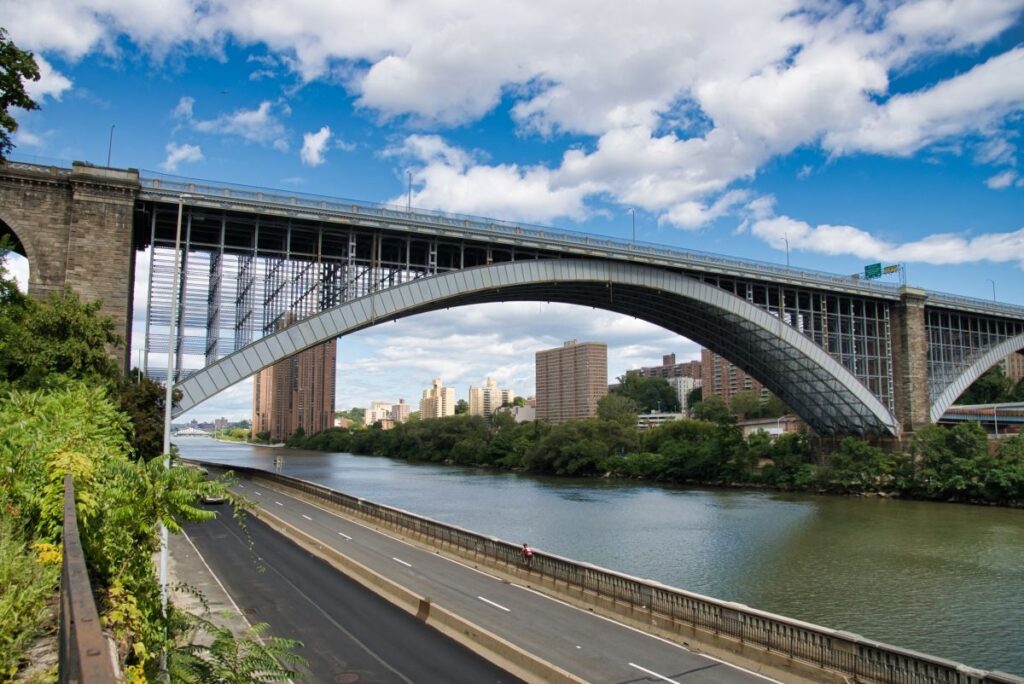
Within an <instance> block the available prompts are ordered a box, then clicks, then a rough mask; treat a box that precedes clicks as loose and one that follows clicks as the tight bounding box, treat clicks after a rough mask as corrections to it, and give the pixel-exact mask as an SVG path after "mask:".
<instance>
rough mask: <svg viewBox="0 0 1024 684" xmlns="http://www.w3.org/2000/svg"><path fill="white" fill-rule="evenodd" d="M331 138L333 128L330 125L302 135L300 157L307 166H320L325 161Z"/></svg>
mask: <svg viewBox="0 0 1024 684" xmlns="http://www.w3.org/2000/svg"><path fill="white" fill-rule="evenodd" d="M330 139H331V129H330V127H328V126H324V127H322V128H321V129H320V130H319V131H317V132H316V133H306V134H304V135H303V136H302V150H301V151H300V152H299V157H300V158H301V159H302V163H303V164H305V165H306V166H320V165H321V164H323V163H324V150H325V149H326V148H327V143H328V142H330Z"/></svg>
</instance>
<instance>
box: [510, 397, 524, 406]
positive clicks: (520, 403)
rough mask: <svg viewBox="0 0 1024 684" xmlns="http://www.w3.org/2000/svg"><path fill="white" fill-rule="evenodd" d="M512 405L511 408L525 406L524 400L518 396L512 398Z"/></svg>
mask: <svg viewBox="0 0 1024 684" xmlns="http://www.w3.org/2000/svg"><path fill="white" fill-rule="evenodd" d="M512 405H513V406H526V399H524V398H523V397H519V396H517V397H514V398H513V399H512Z"/></svg>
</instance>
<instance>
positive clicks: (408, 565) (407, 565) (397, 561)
mask: <svg viewBox="0 0 1024 684" xmlns="http://www.w3.org/2000/svg"><path fill="white" fill-rule="evenodd" d="M391 560H393V561H395V562H396V563H401V564H402V565H404V566H405V567H407V568H411V567H412V563H406V562H405V561H404V560H402V559H401V558H395V557H394V556H392V557H391Z"/></svg>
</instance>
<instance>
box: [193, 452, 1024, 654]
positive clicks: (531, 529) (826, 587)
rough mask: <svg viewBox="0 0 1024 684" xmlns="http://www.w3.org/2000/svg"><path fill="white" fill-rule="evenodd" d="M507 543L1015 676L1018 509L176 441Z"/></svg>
mask: <svg viewBox="0 0 1024 684" xmlns="http://www.w3.org/2000/svg"><path fill="white" fill-rule="evenodd" d="M176 443H177V444H178V446H179V447H180V449H181V452H182V455H183V456H185V457H186V458H196V459H203V460H209V461H215V462H221V463H229V464H231V463H234V464H238V465H248V466H253V467H262V468H268V469H272V468H273V460H274V457H275V456H281V457H283V466H282V472H284V473H285V474H288V475H293V476H295V477H300V478H304V479H307V480H312V481H315V482H320V483H322V484H325V485H328V486H330V487H332V488H334V489H337V490H338V491H342V492H345V493H347V494H353V495H356V496H361V497H365V498H367V499H370V500H372V501H376V502H379V503H383V504H387V505H390V506H395V507H398V508H402V509H405V510H407V511H410V512H413V513H416V514H419V515H425V516H427V517H430V518H434V519H435V520H440V521H443V522H447V523H451V524H455V525H459V526H462V527H465V528H468V529H471V530H474V531H476V532H480V533H483V534H488V535H492V536H496V537H500V538H502V539H506V540H508V541H511V542H516V543H522V542H528V543H529V544H530V545H531V546H533V547H535V548H538V549H542V550H544V551H549V552H551V553H555V554H558V555H561V556H566V557H569V558H573V559H576V560H582V561H586V562H589V563H594V564H596V565H600V566H603V567H606V568H611V569H614V570H618V571H620V572H625V573H628V574H630V575H634V576H637V577H646V578H650V579H654V580H657V581H659V582H663V583H665V584H669V585H672V586H675V587H679V588H682V589H687V590H689V591H694V592H698V593H701V594H705V595H708V596H715V597H717V598H721V599H726V600H729V601H737V602H740V603H745V604H747V605H749V606H753V607H756V608H760V609H762V610H767V611H771V612H773V613H779V614H781V615H787V616H789V617H794V618H799V619H801V620H805V621H808V622H813V623H816V624H819V625H823V626H827V627H832V628H836V629H844V630H847V631H850V632H855V633H857V634H861V635H863V636H866V637H870V638H872V639H878V640H880V641H885V642H888V643H891V644H894V645H897V646H901V647H904V648H911V649H914V650H918V651H923V652H925V653H930V654H933V655H937V656H942V657H945V658H951V659H953V660H958V661H961V662H964V663H966V664H968V665H971V666H974V667H979V668H984V669H996V670H1003V671H1006V672H1011V673H1014V674H1024V510H1019V509H1006V508H987V507H979V506H965V505H957V504H938V503H929V502H919V501H900V500H891V499H880V498H852V497H849V498H848V497H828V496H809V495H792V494H780V493H773V492H760V491H747V490H714V489H696V488H682V487H679V488H676V487H666V486H653V485H648V484H637V483H630V482H619V481H614V482H606V481H603V480H594V479H585V480H578V479H568V478H545V477H536V476H529V475H521V474H516V473H502V472H491V471H486V470H478V469H473V468H462V467H455V466H444V465H424V464H410V463H407V462H405V461H398V460H392V459H387V458H378V457H372V456H353V455H351V454H340V453H335V454H326V453H322V452H311V451H301V450H294V449H280V448H267V447H256V446H251V445H241V444H229V443H223V442H215V441H213V440H209V439H202V438H182V439H178V440H176Z"/></svg>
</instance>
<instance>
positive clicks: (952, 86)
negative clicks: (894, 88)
mask: <svg viewBox="0 0 1024 684" xmlns="http://www.w3.org/2000/svg"><path fill="white" fill-rule="evenodd" d="M1022 73H1024V48H1020V47H1018V48H1014V49H1013V50H1010V51H1008V52H1005V53H1003V54H1001V55H997V56H995V57H992V58H991V59H989V60H988V61H986V62H984V63H983V64H979V65H978V66H976V67H974V68H973V69H971V70H970V71H968V72H966V73H964V74H961V75H960V76H956V77H954V78H951V79H949V80H947V81H943V82H941V83H939V84H937V85H935V86H933V87H931V88H927V89H924V90H921V91H918V92H915V93H909V94H906V95H896V96H894V97H892V98H890V99H889V100H888V101H887V102H886V103H885V104H882V105H875V106H873V107H871V109H870V111H869V112H867V113H866V114H865V115H864V116H862V117H859V118H858V121H857V122H856V125H855V126H853V127H851V128H849V129H838V130H833V131H831V132H829V133H827V134H826V135H825V139H824V145H825V147H826V149H828V150H830V151H832V152H834V153H836V154H848V153H851V152H858V151H863V152H877V153H881V154H893V155H901V156H906V155H909V154H912V153H914V152H916V151H918V150H919V149H921V148H922V147H924V146H926V145H929V144H931V143H934V142H936V141H939V140H942V139H944V138H948V137H952V136H957V135H962V134H964V133H969V132H974V131H981V130H984V129H985V128H987V127H990V126H992V125H993V124H994V123H995V122H997V121H999V120H1001V119H1003V118H1005V117H1006V116H1007V115H1008V114H1009V113H1010V112H1012V111H1015V110H1018V109H1020V108H1021V106H1022V105H1024V78H1021V76H1020V75H1021V74H1022Z"/></svg>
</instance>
